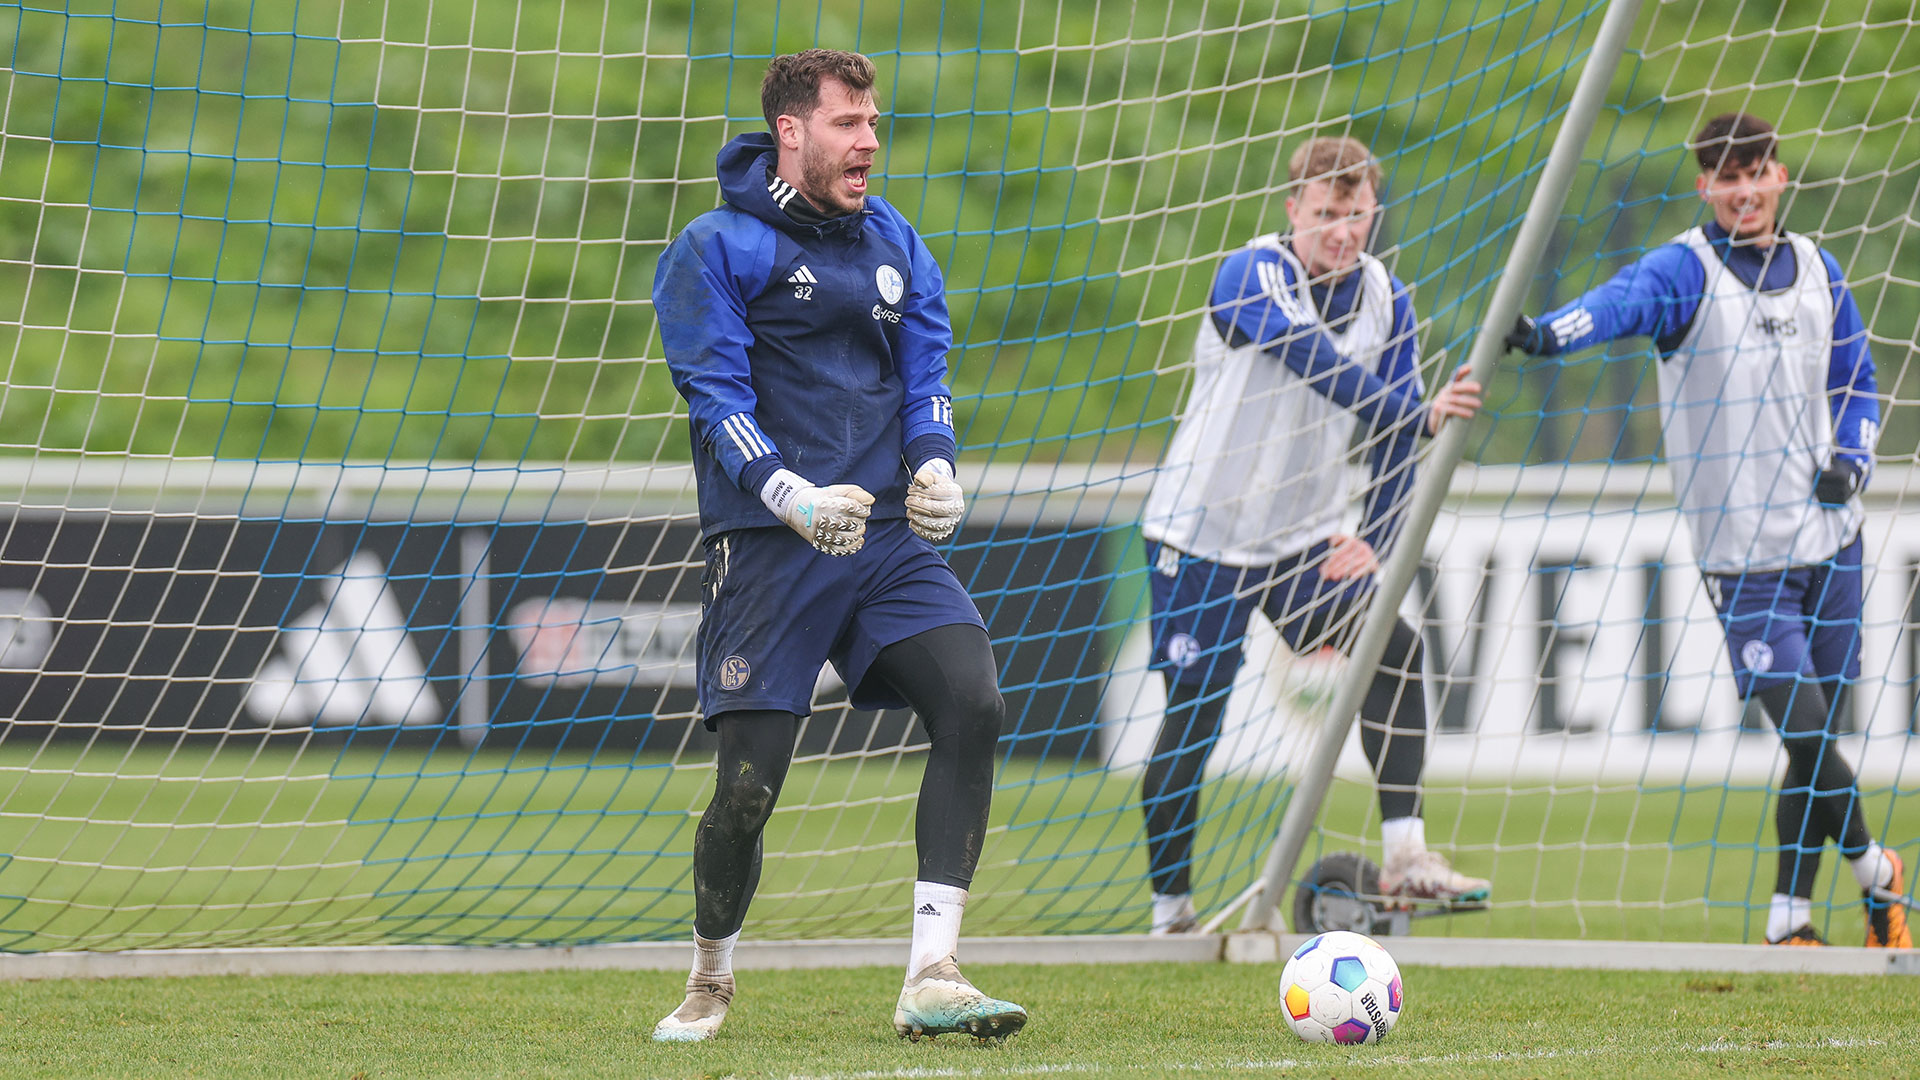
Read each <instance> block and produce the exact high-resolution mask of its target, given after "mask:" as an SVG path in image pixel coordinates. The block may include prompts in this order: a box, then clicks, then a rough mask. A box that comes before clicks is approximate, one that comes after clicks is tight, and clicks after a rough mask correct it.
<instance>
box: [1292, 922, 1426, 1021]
mask: <svg viewBox="0 0 1920 1080" xmlns="http://www.w3.org/2000/svg"><path fill="white" fill-rule="evenodd" d="M1400 1002H1401V998H1400V966H1399V965H1398V964H1395V963H1394V962H1393V957H1391V956H1388V955H1387V950H1386V949H1384V948H1382V947H1381V945H1380V943H1379V942H1377V941H1375V940H1373V939H1372V938H1370V937H1368V936H1366V935H1365V934H1356V933H1354V932H1353V931H1351V930H1331V931H1328V932H1327V933H1324V934H1321V935H1319V936H1318V937H1313V938H1309V939H1307V941H1306V942H1305V943H1304V944H1302V945H1301V946H1300V947H1299V948H1298V949H1295V950H1294V952H1293V957H1292V958H1291V959H1289V960H1288V961H1287V966H1286V969H1285V970H1283V971H1282V972H1281V973H1280V1008H1281V1011H1282V1012H1284V1013H1286V1016H1287V1026H1288V1027H1290V1028H1292V1029H1293V1033H1294V1034H1295V1035H1298V1036H1300V1037H1301V1038H1303V1039H1305V1040H1307V1041H1308V1042H1331V1043H1370V1042H1379V1041H1380V1040H1381V1039H1383V1038H1386V1035H1387V1032H1389V1031H1392V1030H1393V1024H1394V1021H1396V1020H1398V1019H1400Z"/></svg>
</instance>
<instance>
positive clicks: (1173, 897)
mask: <svg viewBox="0 0 1920 1080" xmlns="http://www.w3.org/2000/svg"><path fill="white" fill-rule="evenodd" d="M1191 918H1193V894H1192V893H1154V894H1153V929H1154V930H1155V931H1156V932H1158V931H1163V930H1165V929H1167V928H1168V927H1170V926H1172V925H1173V924H1174V923H1177V922H1180V921H1181V920H1182V919H1191Z"/></svg>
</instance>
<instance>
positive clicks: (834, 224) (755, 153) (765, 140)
mask: <svg viewBox="0 0 1920 1080" xmlns="http://www.w3.org/2000/svg"><path fill="white" fill-rule="evenodd" d="M773 163H774V145H773V134H772V133H771V132H766V131H750V132H748V133H746V134H745V135H736V136H734V138H733V140H732V141H731V142H728V143H727V145H725V146H723V147H721V148H720V154H719V156H718V157H717V158H715V159H714V164H715V165H716V167H717V171H718V173H719V176H720V195H721V197H722V198H723V199H725V200H726V203H727V205H728V206H731V207H733V208H734V209H735V210H739V211H741V212H742V213H747V214H751V215H753V216H754V217H757V218H759V219H760V220H761V221H764V222H766V223H767V224H769V225H771V226H773V227H774V228H776V229H784V230H786V231H788V232H806V233H816V234H820V235H829V234H832V233H834V232H837V231H839V230H842V229H848V228H852V229H858V228H859V227H860V224H861V223H862V222H864V221H865V220H866V217H867V214H869V213H871V212H872V211H871V210H863V211H861V212H860V213H857V214H847V215H845V216H843V217H837V218H829V219H828V220H827V221H826V222H824V223H823V224H819V225H802V224H800V223H799V222H797V221H795V220H793V219H792V218H790V217H788V216H787V212H786V211H785V210H782V209H781V208H780V204H779V203H776V202H774V201H773V193H772V192H770V191H768V190H767V173H768V172H769V171H771V170H772V169H773ZM796 197H804V196H796Z"/></svg>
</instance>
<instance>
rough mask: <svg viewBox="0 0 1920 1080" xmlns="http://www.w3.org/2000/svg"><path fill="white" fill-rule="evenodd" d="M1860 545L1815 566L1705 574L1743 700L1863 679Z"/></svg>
mask: <svg viewBox="0 0 1920 1080" xmlns="http://www.w3.org/2000/svg"><path fill="white" fill-rule="evenodd" d="M1860 548H1861V545H1860V538H1859V537H1857V536H1856V537H1854V538H1853V542H1852V543H1850V544H1848V545H1847V546H1846V547H1843V548H1841V549H1840V552H1839V554H1837V555H1835V556H1834V557H1833V558H1831V559H1828V560H1827V561H1826V562H1823V563H1818V564H1816V565H1813V566H1794V567H1789V568H1787V569H1785V570H1773V571H1768V572H1765V573H1747V574H1706V575H1703V577H1704V578H1705V580H1706V583H1707V595H1708V596H1710V597H1712V598H1713V607H1714V610H1715V611H1717V612H1719V613H1720V626H1721V628H1722V629H1724V630H1725V631H1726V632H1727V655H1728V656H1729V657H1731V658H1732V660H1733V677H1734V682H1735V685H1737V686H1738V687H1739V690H1740V696H1741V697H1746V696H1748V695H1750V694H1752V693H1753V692H1754V691H1756V690H1765V689H1767V688H1768V687H1770V686H1780V685H1785V684H1787V683H1791V682H1794V681H1795V680H1796V679H1799V678H1809V679H1818V680H1822V681H1828V682H1831V681H1837V680H1840V679H1845V680H1847V681H1848V682H1852V681H1854V680H1857V679H1859V678H1860V598H1861V593H1862V591H1863V590H1862V583H1861V571H1860Z"/></svg>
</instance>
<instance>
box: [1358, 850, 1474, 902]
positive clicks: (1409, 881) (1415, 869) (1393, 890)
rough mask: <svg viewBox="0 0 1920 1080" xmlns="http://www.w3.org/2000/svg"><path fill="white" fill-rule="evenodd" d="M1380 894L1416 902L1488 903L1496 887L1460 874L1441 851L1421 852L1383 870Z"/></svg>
mask: <svg viewBox="0 0 1920 1080" xmlns="http://www.w3.org/2000/svg"><path fill="white" fill-rule="evenodd" d="M1380 891H1381V892H1383V893H1385V894H1386V895H1388V896H1405V897H1410V898H1412V899H1416V900H1445V901H1449V902H1452V901H1460V900H1485V899H1486V898H1487V897H1488V895H1489V894H1491V893H1492V891H1493V883H1492V882H1490V881H1488V880H1487V879H1486V878H1477V877H1468V876H1467V875H1465V874H1462V873H1460V872H1459V871H1458V870H1455V869H1454V868H1453V864H1452V863H1449V862H1448V861H1447V857H1446V856H1445V855H1442V854H1440V853H1439V852H1437V851H1426V850H1420V851H1415V852H1412V853H1410V854H1407V855H1403V856H1402V857H1400V858H1397V859H1388V860H1387V864H1386V865H1385V866H1383V867H1381V868H1380Z"/></svg>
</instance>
